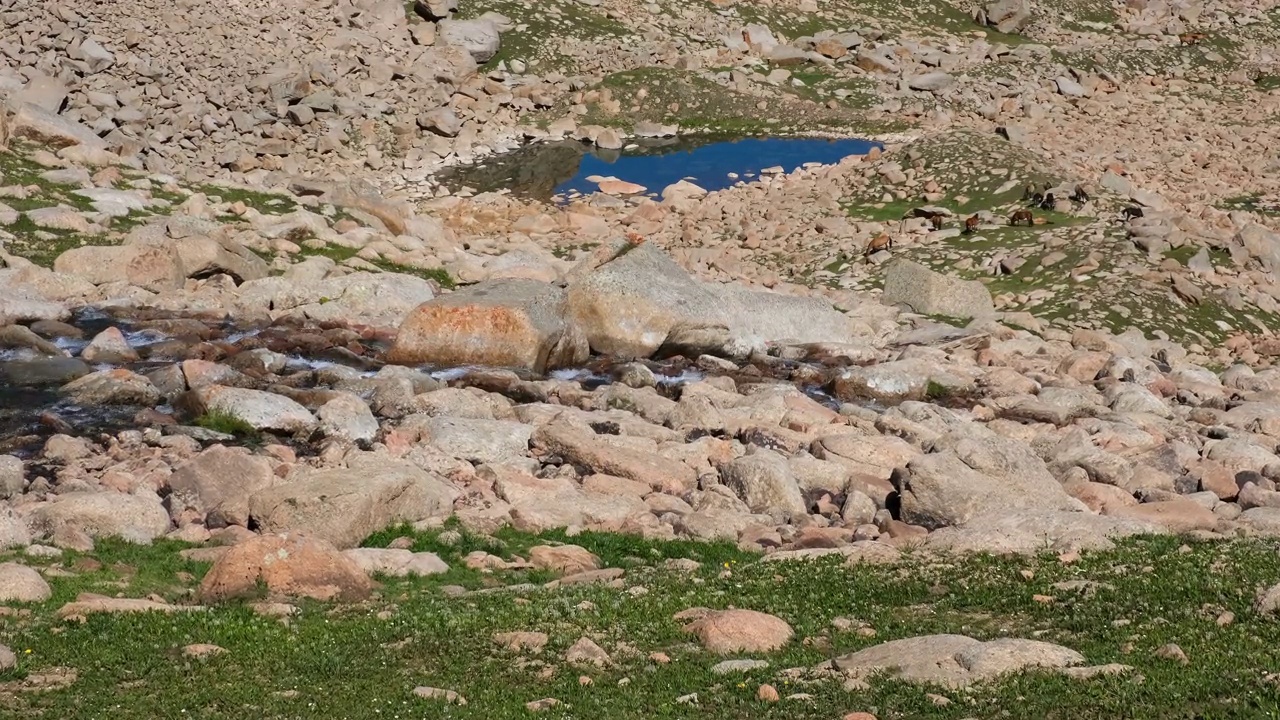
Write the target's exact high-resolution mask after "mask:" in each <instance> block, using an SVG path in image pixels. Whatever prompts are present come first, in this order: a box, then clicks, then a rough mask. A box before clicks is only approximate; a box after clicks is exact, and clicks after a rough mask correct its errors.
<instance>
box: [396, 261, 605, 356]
mask: <svg viewBox="0 0 1280 720" xmlns="http://www.w3.org/2000/svg"><path fill="white" fill-rule="evenodd" d="M587 354H588V348H587V342H586V338H584V337H583V336H582V334H581V332H579V330H578V328H577V326H575V325H574V324H573V323H571V322H566V320H565V295H564V291H563V290H562V289H560V288H559V287H556V286H555V285H548V284H546V283H541V282H537V281H535V280H493V281H490V282H486V283H481V284H479V285H475V286H473V287H469V288H466V289H463V290H458V291H457V292H453V293H450V294H448V295H444V296H441V297H439V298H436V299H434V300H431V301H430V302H426V303H423V304H422V305H420V306H418V308H417V309H415V310H414V311H413V312H412V313H410V314H409V316H408V317H406V318H405V320H404V322H403V323H402V324H401V325H400V331H399V333H398V334H397V335H396V341H395V344H394V345H392V347H391V350H390V351H389V352H388V353H387V360H388V361H389V362H393V363H400V364H406V365H409V364H417V363H430V364H434V365H488V366H494V367H514V368H523V369H527V370H533V371H534V372H539V373H541V372H545V371H547V370H553V369H556V368H562V367H568V366H572V365H579V364H581V363H582V362H584V361H585V360H586V359H587Z"/></svg>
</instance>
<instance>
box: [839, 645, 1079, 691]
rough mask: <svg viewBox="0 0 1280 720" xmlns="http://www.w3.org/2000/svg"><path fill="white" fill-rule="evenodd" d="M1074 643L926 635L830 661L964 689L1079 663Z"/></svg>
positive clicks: (849, 669) (857, 672)
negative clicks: (1062, 643) (1063, 644)
mask: <svg viewBox="0 0 1280 720" xmlns="http://www.w3.org/2000/svg"><path fill="white" fill-rule="evenodd" d="M1084 661H1085V659H1084V656H1083V655H1081V654H1080V653H1078V652H1076V651H1074V650H1071V649H1070V648H1065V647H1062V646H1061V645H1054V644H1052V643H1047V642H1041V641H1039V640H1022V639H1018V638H999V639H996V640H990V641H987V642H982V641H981V640H975V639H974V638H971V637H967V636H965V635H923V636H920V637H912V638H903V639H901V640H892V641H890V642H885V643H880V644H879V645H872V646H871V647H869V648H866V649H864V650H859V651H858V652H854V653H849V654H848V655H843V656H841V657H838V658H836V659H834V660H832V661H831V667H833V668H835V669H836V670H840V671H842V672H843V673H844V674H845V675H847V676H849V677H852V678H855V679H858V680H862V679H864V678H869V677H872V676H874V675H877V674H879V673H887V674H888V675H889V677H892V678H895V679H898V680H902V681H905V682H911V683H921V684H929V685H942V686H944V687H953V688H960V687H966V686H968V685H971V684H973V683H976V682H982V681H986V680H994V679H995V678H998V677H1000V676H1001V675H1008V674H1011V673H1016V672H1020V671H1023V670H1027V669H1030V668H1043V669H1062V668H1067V667H1071V666H1074V665H1081V664H1083V663H1084Z"/></svg>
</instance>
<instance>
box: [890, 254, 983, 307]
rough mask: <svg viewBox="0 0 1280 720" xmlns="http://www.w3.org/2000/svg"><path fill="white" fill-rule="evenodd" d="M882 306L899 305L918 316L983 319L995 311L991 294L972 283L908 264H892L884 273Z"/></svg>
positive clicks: (972, 281) (974, 282)
mask: <svg viewBox="0 0 1280 720" xmlns="http://www.w3.org/2000/svg"><path fill="white" fill-rule="evenodd" d="M881 300H882V302H885V303H887V304H891V305H892V304H898V303H900V304H903V305H906V306H908V307H910V308H911V310H912V311H913V312H916V313H920V314H922V315H946V316H949V317H960V318H973V317H986V316H988V315H991V314H992V313H993V312H994V311H995V306H994V304H993V303H992V300H991V292H990V291H989V290H987V288H986V287H985V286H984V285H983V284H982V283H980V282H978V281H976V280H961V279H959V278H954V277H951V276H948V275H943V274H941V273H937V272H934V271H933V270H930V269H929V268H927V267H925V266H924V265H921V264H919V263H917V262H913V261H911V260H901V259H899V260H895V261H894V262H893V264H891V265H890V266H889V268H888V269H887V270H886V271H885V279H884V293H883V294H882V295H881Z"/></svg>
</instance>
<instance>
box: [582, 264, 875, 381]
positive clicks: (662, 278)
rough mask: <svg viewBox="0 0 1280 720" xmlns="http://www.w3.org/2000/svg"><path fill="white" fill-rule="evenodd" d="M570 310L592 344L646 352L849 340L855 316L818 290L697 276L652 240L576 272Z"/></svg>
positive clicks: (635, 354) (616, 352)
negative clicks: (770, 288)
mask: <svg viewBox="0 0 1280 720" xmlns="http://www.w3.org/2000/svg"><path fill="white" fill-rule="evenodd" d="M575 275H576V277H574V278H573V279H572V280H571V282H570V284H569V287H568V308H569V315H570V317H571V318H572V320H573V322H574V323H576V324H577V325H578V326H579V327H580V328H581V329H582V332H583V333H584V334H585V335H586V336H587V340H588V342H590V344H591V349H592V350H595V351H596V352H599V353H601V354H605V355H613V356H617V357H622V358H645V357H649V356H651V355H653V354H654V353H655V352H657V351H658V350H659V349H670V350H672V351H676V352H681V353H683V354H687V355H691V354H697V353H712V354H718V355H734V356H745V355H747V354H750V353H751V352H752V351H753V350H761V349H763V348H764V347H765V346H766V345H767V344H769V343H775V342H792V343H816V342H852V341H854V340H855V339H856V338H857V336H858V331H857V328H856V325H855V323H854V321H853V320H852V319H851V318H849V317H848V316H846V315H844V314H843V313H840V312H839V311H837V310H835V309H834V308H832V307H831V305H830V304H829V303H827V302H826V301H825V300H821V299H819V298H806V297H796V296H790V295H782V294H778V293H770V292H760V291H753V290H748V289H746V288H743V287H740V286H736V285H714V284H707V283H701V282H698V281H697V280H695V279H694V278H692V277H691V276H690V275H689V273H687V272H685V271H684V269H682V268H681V267H680V266H679V265H677V264H676V263H675V262H674V261H673V260H672V259H671V258H670V257H668V256H667V255H666V254H665V253H663V252H662V250H660V249H659V248H658V247H656V246H655V245H653V244H652V243H642V244H640V245H638V246H635V247H631V248H629V249H624V250H623V251H622V252H621V253H619V254H618V255H617V256H616V257H614V258H613V259H611V260H609V261H607V262H605V263H604V264H602V265H600V266H599V267H597V268H595V269H592V270H588V271H586V272H581V273H578V272H577V270H576V269H575V273H571V276H575Z"/></svg>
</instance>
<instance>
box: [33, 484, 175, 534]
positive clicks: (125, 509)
mask: <svg viewBox="0 0 1280 720" xmlns="http://www.w3.org/2000/svg"><path fill="white" fill-rule="evenodd" d="M29 521H30V524H31V526H32V529H33V530H35V531H36V532H38V533H40V534H41V535H44V536H49V535H52V534H53V533H54V532H55V531H56V530H57V529H59V528H62V527H68V528H74V529H76V530H79V531H81V532H84V533H86V534H87V535H88V536H89V537H93V538H106V537H118V538H123V539H125V540H128V541H130V542H142V543H147V542H150V541H151V540H154V539H156V538H158V537H161V536H162V535H164V534H165V533H167V532H169V513H167V512H165V509H164V506H163V505H162V504H161V502H160V498H159V496H157V495H156V494H155V493H151V492H145V491H138V492H137V494H133V495H125V494H123V493H117V492H71V493H66V494H64V495H59V496H57V497H56V498H54V499H53V500H52V501H50V502H48V503H45V504H43V505H40V506H37V507H36V508H35V509H34V510H33V511H32V512H31V515H30V517H29Z"/></svg>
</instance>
